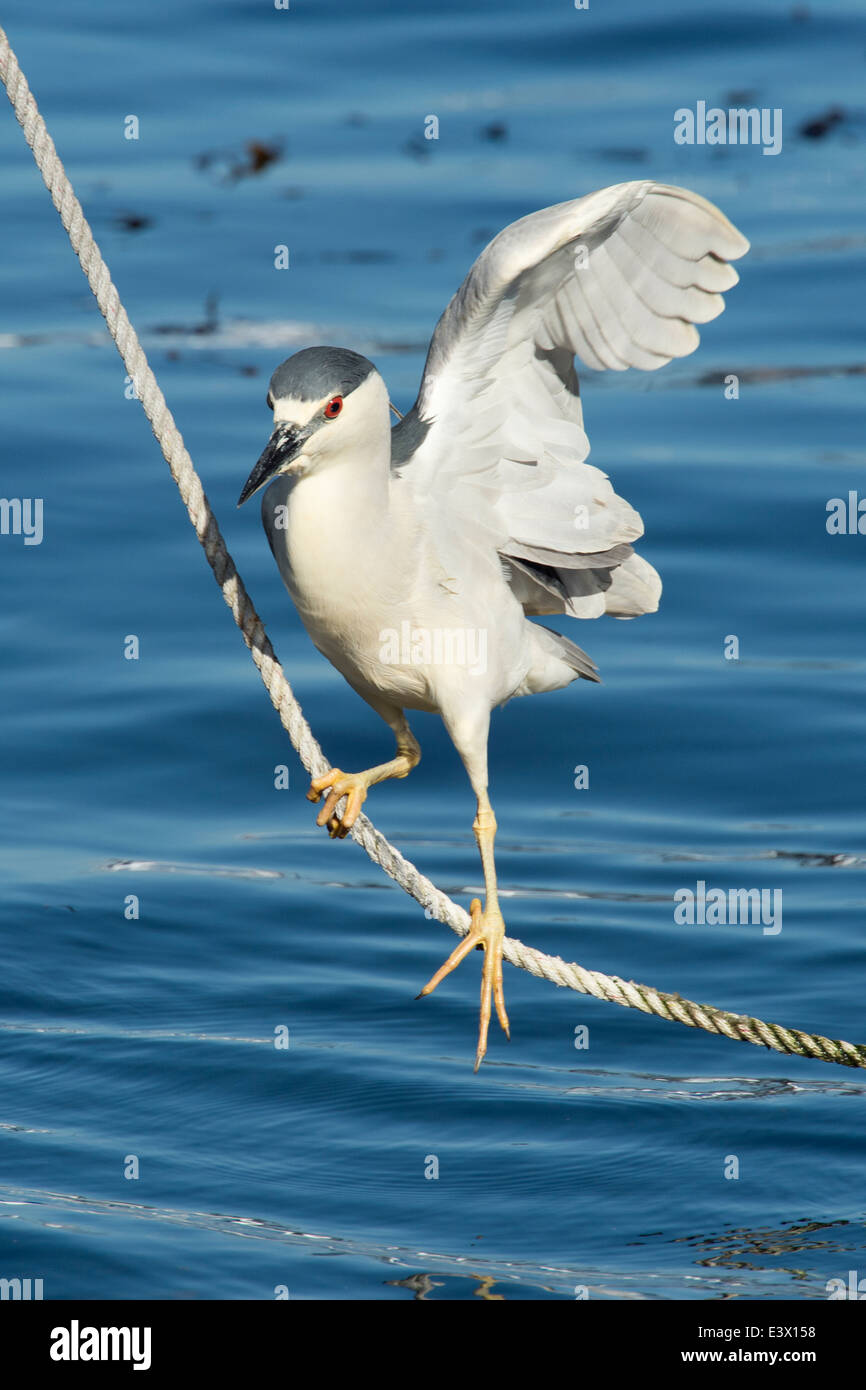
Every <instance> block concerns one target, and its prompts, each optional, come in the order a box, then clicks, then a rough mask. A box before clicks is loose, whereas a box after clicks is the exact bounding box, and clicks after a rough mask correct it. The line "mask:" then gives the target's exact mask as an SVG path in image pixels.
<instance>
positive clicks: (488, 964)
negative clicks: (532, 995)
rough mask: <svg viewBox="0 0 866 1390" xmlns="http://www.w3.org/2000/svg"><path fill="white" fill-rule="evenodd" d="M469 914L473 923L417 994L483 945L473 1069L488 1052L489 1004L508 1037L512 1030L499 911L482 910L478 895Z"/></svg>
mask: <svg viewBox="0 0 866 1390" xmlns="http://www.w3.org/2000/svg"><path fill="white" fill-rule="evenodd" d="M469 914H470V917H471V918H472V925H471V927H470V928H469V931H468V932H467V934H466V936H464V938H463V940H462V941H461V942H460V944H459V945H458V946H455V948H454V950H453V951H452V952H451V955H450V956H449V957H448V959H447V960H446V962H445V964H444V965H441V966H440V967H439V969H438V970H437V971H436V974H435V975H433V976H432V978H431V979H429V980H428V981H427V983H426V985H425V986H424V988H423V989H422V990H421V993H420V994H418V995H416V998H418V999H422V998H423V997H424V995H425V994H432V993H433V991H434V989H435V988H436V986H437V985H438V984H441V982H442V981H443V980H444V979H445V976H446V975H450V974H451V971H452V970H456V968H457V966H458V965H459V964H460V962H461V961H462V960H463V959H465V957H466V956H468V955H469V952H470V951H471V950H473V948H474V947H476V946H483V948H484V965H483V967H482V970H481V1013H480V1017H479V1021H478V1049H477V1051H476V1053H475V1070H476V1071H477V1070H478V1068H479V1067H480V1066H481V1062H482V1060H483V1058H484V1055H485V1053H486V1052H487V1034H488V1030H489V1028H490V1014H491V1004H493V1005H495V1008H496V1017H497V1018H498V1019H499V1023H500V1026H501V1028H502V1031H503V1032H504V1034H505V1036H506V1038H509V1039H510V1038H511V1032H510V1029H509V1024H508V1014H507V1013H506V1011H505V991H504V989H503V984H502V942H503V940H504V937H505V923H504V922H503V920H502V914H501V913H500V912H499V910H498V909H493V910H491V911H485V912H482V911H481V903H480V901H479V899H478V898H473V899H472V902H471V903H470V905H469Z"/></svg>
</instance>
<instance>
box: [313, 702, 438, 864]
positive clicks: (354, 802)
mask: <svg viewBox="0 0 866 1390" xmlns="http://www.w3.org/2000/svg"><path fill="white" fill-rule="evenodd" d="M420 761H421V749H420V748H419V747H418V744H417V742H416V740H415V739H414V738H413V736H412V733H411V732H410V729H409V725H408V724H406V722H405V720H404V721H403V726H402V727H400V728H399V729H398V730H397V756H396V757H394V758H392V759H391V761H390V762H387V763H380V764H379V766H378V767H368V768H367V770H366V771H365V772H342V771H341V770H340V768H338V767H332V768H331V770H330V772H325V773H323V774H322V776H321V777H314V778H313V780H312V782H311V783H310V790H309V791H308V792H307V800H308V801H320V800H321V797H322V793H323V792H324V791H327V792H328V796H327V798H326V800H325V804H324V806H323V807H322V809H321V811H320V812H319V814H318V815H317V816H316V825H327V827H328V834H329V835H330V837H331V839H332V840H333V839H340V840H342V839H345V837H346V836H347V835H348V833H349V831H350V830H351V829H352V826H353V825H354V824H355V821H356V820H357V819H358V814H359V812H360V810H361V807H362V806H363V804H364V802H365V800H366V797H367V789H368V788H369V787H372V786H374V785H375V783H376V782H385V781H387V779H388V778H389V777H408V776H409V773H410V772H411V771H412V769H413V767H417V766H418V763H419V762H420ZM343 797H346V805H345V808H344V810H343V813H342V815H339V816H338V815H337V814H336V811H337V805H338V803H339V802H340V801H342V799H343Z"/></svg>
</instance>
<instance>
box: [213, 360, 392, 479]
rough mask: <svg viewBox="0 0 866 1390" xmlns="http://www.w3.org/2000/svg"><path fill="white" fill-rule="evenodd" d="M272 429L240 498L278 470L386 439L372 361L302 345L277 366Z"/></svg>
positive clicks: (303, 467) (305, 466) (381, 390)
mask: <svg viewBox="0 0 866 1390" xmlns="http://www.w3.org/2000/svg"><path fill="white" fill-rule="evenodd" d="M268 406H269V407H270V409H271V410H273V412H274V428H273V433H272V434H271V437H270V439H269V440H268V444H267V448H266V449H265V451H264V453H263V454H262V456H261V458H260V459H259V461H258V463H257V464H256V466H255V468H254V469H253V471H252V473H251V474H250V476H249V477H248V478H247V480H246V482H245V483H244V485H243V488H242V490H241V495H240V497H239V498H238V506H239V507H240V506H242V505H243V503H244V502H246V500H247V498H248V497H252V495H253V493H254V492H258V490H259V488H260V487H263V486H264V485H265V483H268V482H271V480H272V479H274V478H276V477H278V476H279V475H280V474H285V473H288V474H291V475H294V476H298V477H300V476H302V475H303V474H305V473H309V472H311V471H312V470H313V469H315V468H320V467H323V466H324V465H326V464H327V463H329V462H332V461H333V460H334V459H336V458H339V457H340V456H343V457H345V456H346V454H347V453H348V454H351V453H353V452H354V453H356V452H358V450H359V446H361V447H362V446H363V444H364V443H365V442H368V441H371V440H372V441H377V440H378V439H379V437H380V436H381V437H382V438H383V439H385V440H386V439H387V438H388V434H389V426H388V418H389V417H388V392H387V389H386V387H385V383H384V381H383V380H382V378H381V377H380V375H379V373H378V372H377V371H376V368H375V367H374V366H373V363H372V362H368V361H367V359H366V357H362V356H361V355H360V353H357V352H351V351H350V350H349V349H348V348H334V347H313V348H304V349H303V351H302V352H296V353H295V354H294V356H293V357H288V358H287V359H286V361H285V362H283V363H282V365H281V366H279V367H277V370H276V371H275V372H274V374H273V376H272V377H271V384H270V386H269V388H268Z"/></svg>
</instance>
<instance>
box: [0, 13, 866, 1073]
mask: <svg viewBox="0 0 866 1390" xmlns="http://www.w3.org/2000/svg"><path fill="white" fill-rule="evenodd" d="M0 76H2V79H3V83H4V85H5V87H6V93H7V95H8V97H9V100H10V102H11V103H12V107H13V109H14V111H15V115H16V117H17V119H18V122H19V124H20V126H21V128H22V130H23V131H24V136H25V139H26V140H27V143H28V145H29V146H30V148H31V150H32V151H33V156H34V158H35V160H36V164H37V166H38V168H39V172H40V173H41V175H42V177H43V179H44V181H45V185H46V187H47V189H48V191H49V193H50V194H51V198H52V201H53V203H54V206H55V207H56V208H57V211H58V212H59V213H60V218H61V221H62V222H63V225H64V227H65V228H66V231H67V232H68V234H69V240H70V242H71V243H72V249H73V250H74V252H75V254H76V256H77V257H78V259H79V261H80V263H81V268H82V270H83V271H84V273H85V275H86V276H87V280H88V283H89V285H90V288H91V290H92V291H93V294H94V296H95V297H96V302H97V304H98V305H99V308H100V311H101V313H102V316H103V318H104V319H105V322H106V323H107V325H108V331H109V332H110V334H111V336H112V338H113V339H114V342H115V344H116V346H117V350H118V352H119V353H120V356H121V358H122V359H123V363H124V366H125V367H126V370H127V373H128V375H129V376H130V377H131V379H132V381H133V382H134V383H135V389H136V394H137V396H138V399H139V401H140V402H141V406H142V409H143V410H144V413H145V415H146V416H147V418H148V420H149V421H150V425H151V428H152V430H153V433H154V435H155V436H156V440H157V443H158V444H159V447H160V449H161V450H162V453H163V457H164V458H165V460H166V462H167V464H168V466H169V468H170V469H171V475H172V477H173V478H174V480H175V482H176V483H177V486H178V489H179V491H180V495H181V497H182V498H183V501H184V505H185V506H186V509H187V511H188V513H189V518H190V521H191V522H192V524H193V526H194V527H195V533H196V535H197V536H198V538H199V541H200V542H201V544H202V546H203V548H204V552H205V555H206V556H207V560H208V564H209V565H210V567H211V569H212V570H213V573H214V577H215V579H216V581H217V583H218V584H219V586H220V589H221V590H222V594H223V598H224V599H225V601H226V603H227V604H228V606H229V608H230V609H231V611H232V616H233V618H234V620H235V622H236V623H237V625H238V627H239V628H240V630H241V632H242V634H243V638H244V641H245V642H246V644H247V646H248V647H249V649H250V652H251V654H252V658H253V661H254V662H255V663H256V666H257V667H258V670H259V674H260V676H261V678H262V681H263V682H264V685H265V689H266V690H267V692H268V694H269V695H270V697H271V702H272V704H273V706H274V708H275V709H276V711H277V713H278V714H279V716H280V720H281V722H282V725H283V728H284V729H285V730H286V732H287V734H288V735H289V738H290V739H291V741H292V745H293V747H294V748H295V750H296V751H297V754H298V756H299V758H300V760H301V762H302V763H303V765H304V767H305V768H306V770H307V772H309V773H310V775H311V776H313V777H318V776H320V775H321V774H322V773H323V772H326V771H328V769H329V767H330V764H329V763H328V761H327V759H326V758H325V755H324V753H323V752H322V750H321V748H320V747H319V744H318V743H317V742H316V739H315V738H314V737H313V734H312V731H311V729H310V727H309V725H308V724H307V721H306V720H305V718H304V716H303V713H302V711H301V707H300V705H299V704H298V702H297V700H296V699H295V696H294V694H293V692H292V688H291V686H290V685H289V682H288V681H287V680H286V676H285V673H284V671H283V668H282V666H281V665H280V663H279V661H278V660H277V657H276V654H275V652H274V649H273V647H272V646H271V643H270V641H269V639H268V636H267V634H266V632H265V629H264V626H263V624H262V621H261V619H260V618H259V616H258V614H257V612H256V610H255V607H254V606H253V602H252V600H251V598H250V596H249V594H248V593H247V591H246V589H245V588H244V585H243V582H242V580H241V577H240V575H239V574H238V572H237V570H236V568H235V565H234V561H233V560H232V558H231V556H230V555H229V553H228V550H227V549H226V544H225V541H224V540H223V537H222V534H221V532H220V529H219V526H218V525H217V522H216V518H215V517H214V514H213V512H212V511H211V508H210V503H209V502H208V500H207V496H206V495H205V491H204V488H203V487H202V484H201V479H200V478H199V476H198V474H197V472H196V470H195V468H194V466H193V462H192V459H191V458H190V456H189V454H188V453H187V450H186V447H185V445H184V442H183V438H182V436H181V433H180V431H179V429H178V428H177V425H176V424H175V422H174V419H173V417H172V414H171V411H170V410H169V408H168V406H167V405H166V402H165V397H164V396H163V394H162V391H161V390H160V388H159V384H158V382H157V380H156V377H155V376H154V374H153V371H152V370H151V368H150V366H149V365H148V361H147V358H146V357H145V354H144V350H143V348H142V346H141V343H140V342H139V341H138V337H137V336H136V333H135V330H134V329H133V327H132V325H131V323H130V322H129V319H128V318H127V315H126V310H125V309H124V307H123V305H122V304H121V302H120V296H119V295H118V292H117V290H116V289H115V287H114V284H113V283H112V280H111V276H110V275H109V273H108V267H107V265H106V264H105V261H104V260H103V258H102V255H101V253H100V251H99V247H98V246H97V245H96V242H95V240H94V237H93V233H92V232H91V230H90V227H89V226H88V224H87V221H86V220H85V217H84V213H83V212H82V210H81V204H80V203H79V201H78V199H77V198H76V196H75V193H74V191H73V189H72V185H71V184H70V182H69V179H68V178H67V177H66V173H65V171H64V168H63V165H62V163H61V161H60V158H59V156H58V154H57V151H56V150H55V148H54V142H53V141H52V139H51V136H50V135H49V134H48V131H47V129H46V127H45V122H44V121H43V119H42V117H41V116H40V114H39V111H38V108H37V106H36V102H35V100H34V98H33V95H32V93H31V91H30V88H29V87H28V85H27V81H26V79H25V77H24V74H23V73H22V71H21V69H20V67H19V65H18V61H17V59H16V57H15V54H14V53H13V52H12V49H11V48H10V46H9V40H8V38H7V37H6V34H5V32H4V30H3V29H0ZM351 833H352V836H353V838H354V839H355V840H356V841H357V843H358V844H359V845H361V846H362V848H363V849H364V850H366V852H367V854H368V855H369V856H370V858H371V859H372V860H373V861H374V862H375V863H376V864H378V865H379V866H380V867H381V868H382V869H384V871H385V873H386V874H388V876H389V877H390V878H392V879H393V880H394V882H395V883H397V884H399V886H400V887H401V888H402V889H404V890H405V892H407V893H409V894H410V895H411V897H413V898H414V899H415V900H416V901H417V902H419V903H420V904H421V905H422V907H424V908H426V909H427V910H428V914H429V915H430V916H431V917H434V918H436V920H437V921H439V922H443V923H445V924H446V925H447V926H449V927H450V928H451V929H452V931H454V932H456V933H457V934H458V935H459V936H465V935H466V933H467V931H468V930H469V915H468V913H467V912H466V911H465V909H464V908H462V907H460V906H459V905H458V904H457V903H455V902H452V901H451V899H450V898H449V897H448V896H447V894H445V893H443V892H442V891H441V890H440V889H439V888H437V887H436V885H435V884H434V883H432V882H431V881H430V879H429V878H425V876H424V874H422V873H420V872H419V870H418V869H417V868H416V867H415V865H414V864H412V863H410V861H409V860H408V859H405V858H404V857H403V855H402V854H400V852H399V850H396V849H395V848H394V846H393V845H392V844H390V843H389V841H388V840H387V839H386V838H385V836H384V835H383V834H382V832H381V831H380V830H377V829H376V827H375V826H374V825H373V823H372V821H371V820H369V818H368V817H367V816H365V815H364V814H363V813H362V814H361V815H360V816H359V817H358V820H357V821H356V823H355V825H354V826H353V828H352V832H351ZM503 955H504V956H505V959H506V960H508V961H510V962H511V964H512V965H516V966H519V967H520V969H521V970H528V971H529V973H530V974H531V975H537V976H538V977H539V978H541V979H544V980H550V981H552V983H553V984H556V985H563V986H566V987H567V988H568V989H574V990H577V991H579V992H580V993H581V994H591V995H593V997H594V998H596V999H604V1000H606V1001H607V1002H608V1003H610V1004H620V1005H622V1007H623V1008H627V1009H640V1010H641V1012H642V1013H645V1014H653V1015H654V1016H655V1017H656V1018H664V1019H667V1020H668V1021H669V1022H673V1023H682V1024H685V1025H686V1027H688V1028H702V1029H704V1030H705V1031H706V1032H708V1033H717V1034H719V1035H721V1036H722V1037H726V1038H730V1039H731V1040H732V1041H734V1042H747V1043H753V1044H754V1045H755V1046H757V1047H769V1048H772V1049H774V1051H776V1052H784V1053H790V1054H794V1055H796V1056H798V1057H813V1058H815V1059H816V1060H817V1061H821V1062H836V1063H838V1064H839V1065H841V1066H845V1067H866V1045H861V1044H855V1043H849V1042H840V1041H838V1040H836V1039H834V1038H824V1037H821V1036H820V1035H819V1034H814V1033H804V1032H802V1031H801V1030H800V1029H799V1028H785V1027H783V1026H782V1025H781V1024H779V1023H763V1022H762V1021H761V1020H760V1019H757V1018H749V1017H747V1016H746V1015H744V1014H734V1013H729V1012H727V1011H726V1010H724V1009H717V1008H715V1007H714V1006H713V1005H712V1004H695V1003H693V1002H692V1001H691V1000H689V999H683V998H682V997H681V996H680V995H679V994H664V993H662V992H661V991H660V990H657V989H652V988H650V987H649V986H647V985H639V984H635V982H634V981H633V980H621V979H619V977H618V976H616V975H603V974H602V973H601V971H600V970H586V969H584V967H583V966H581V965H577V964H575V963H573V962H572V963H569V962H567V961H564V960H561V959H560V958H559V957H558V956H546V955H544V954H543V953H542V952H541V951H536V950H534V949H533V948H532V947H531V946H524V944H523V942H521V941H516V940H515V939H514V938H512V937H508V938H507V939H506V941H505V943H504V947H503Z"/></svg>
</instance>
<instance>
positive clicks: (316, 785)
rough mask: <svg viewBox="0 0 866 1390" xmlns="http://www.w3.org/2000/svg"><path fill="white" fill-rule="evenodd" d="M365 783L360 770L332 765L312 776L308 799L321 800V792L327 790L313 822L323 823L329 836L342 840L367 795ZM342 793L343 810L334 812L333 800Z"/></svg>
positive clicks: (334, 804) (335, 805) (337, 799)
mask: <svg viewBox="0 0 866 1390" xmlns="http://www.w3.org/2000/svg"><path fill="white" fill-rule="evenodd" d="M368 785H369V783H368V781H367V777H366V775H365V774H364V773H363V772H341V771H340V769H339V768H338V767H332V768H331V770H330V772H325V773H323V774H322V776H321V777H314V778H313V780H312V782H311V783H310V790H309V791H308V792H307V800H308V801H321V799H322V793H323V792H326V791H327V793H328V795H327V798H326V800H325V804H324V806H323V807H322V809H321V811H320V812H319V814H318V815H317V816H316V825H327V827H328V834H329V835H330V837H331V839H332V840H333V839H338V840H343V839H345V837H346V836H347V835H348V833H349V831H350V830H351V829H352V826H353V825H354V824H355V821H356V820H357V819H358V815H359V812H360V810H361V807H362V806H363V804H364V801H365V800H366V797H367V787H368ZM344 796H345V797H346V806H345V810H344V811H343V814H342V815H341V816H338V815H337V814H336V810H337V803H338V802H339V801H342V799H343V797H344Z"/></svg>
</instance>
